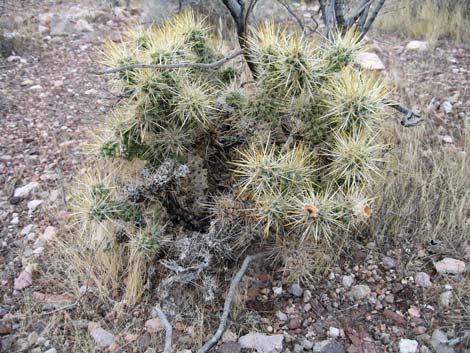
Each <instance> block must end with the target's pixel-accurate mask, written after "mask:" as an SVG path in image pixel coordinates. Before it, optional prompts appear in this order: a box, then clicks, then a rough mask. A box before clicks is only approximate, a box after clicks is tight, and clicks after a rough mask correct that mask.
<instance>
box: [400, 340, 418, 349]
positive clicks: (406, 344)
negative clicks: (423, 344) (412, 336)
mask: <svg viewBox="0 0 470 353" xmlns="http://www.w3.org/2000/svg"><path fill="white" fill-rule="evenodd" d="M398 348H399V349H400V353H416V352H417V351H418V341H415V340H409V339H406V338H402V339H401V340H400V343H399V344H398Z"/></svg>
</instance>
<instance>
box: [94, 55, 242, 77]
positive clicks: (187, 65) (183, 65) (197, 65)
mask: <svg viewBox="0 0 470 353" xmlns="http://www.w3.org/2000/svg"><path fill="white" fill-rule="evenodd" d="M243 53H244V50H243V49H241V50H238V51H236V52H234V53H233V54H230V55H229V56H226V57H225V58H222V59H220V60H217V61H214V62H212V63H192V62H182V63H178V64H131V65H123V66H120V67H117V68H114V69H109V70H104V71H90V73H91V74H94V75H109V74H114V73H116V72H120V71H125V70H131V69H184V68H199V69H216V68H218V67H220V66H222V65H223V64H225V63H227V62H229V61H230V60H233V59H234V58H236V57H237V56H240V55H242V54H243Z"/></svg>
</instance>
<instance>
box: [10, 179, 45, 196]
mask: <svg viewBox="0 0 470 353" xmlns="http://www.w3.org/2000/svg"><path fill="white" fill-rule="evenodd" d="M38 187H39V183H37V182H35V181H33V182H31V183H29V184H26V185H25V186H22V187H20V188H17V189H15V192H14V194H13V196H15V197H22V198H24V197H28V196H29V194H30V193H31V191H33V190H34V189H36V188H38Z"/></svg>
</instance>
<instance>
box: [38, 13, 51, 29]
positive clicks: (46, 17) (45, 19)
mask: <svg viewBox="0 0 470 353" xmlns="http://www.w3.org/2000/svg"><path fill="white" fill-rule="evenodd" d="M52 16H53V15H52V13H50V12H47V13H42V14H40V15H39V16H38V20H39V24H40V25H41V26H44V27H47V26H49V25H50V24H51V18H52Z"/></svg>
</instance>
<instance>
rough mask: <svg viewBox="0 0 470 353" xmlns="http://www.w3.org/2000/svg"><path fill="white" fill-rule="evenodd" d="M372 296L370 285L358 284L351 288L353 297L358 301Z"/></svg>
mask: <svg viewBox="0 0 470 353" xmlns="http://www.w3.org/2000/svg"><path fill="white" fill-rule="evenodd" d="M370 294H371V290H370V288H369V286H368V285H365V284H358V285H356V286H354V287H352V288H351V295H352V297H353V298H354V299H356V300H361V299H364V298H367V297H368V296H369V295H370Z"/></svg>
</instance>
